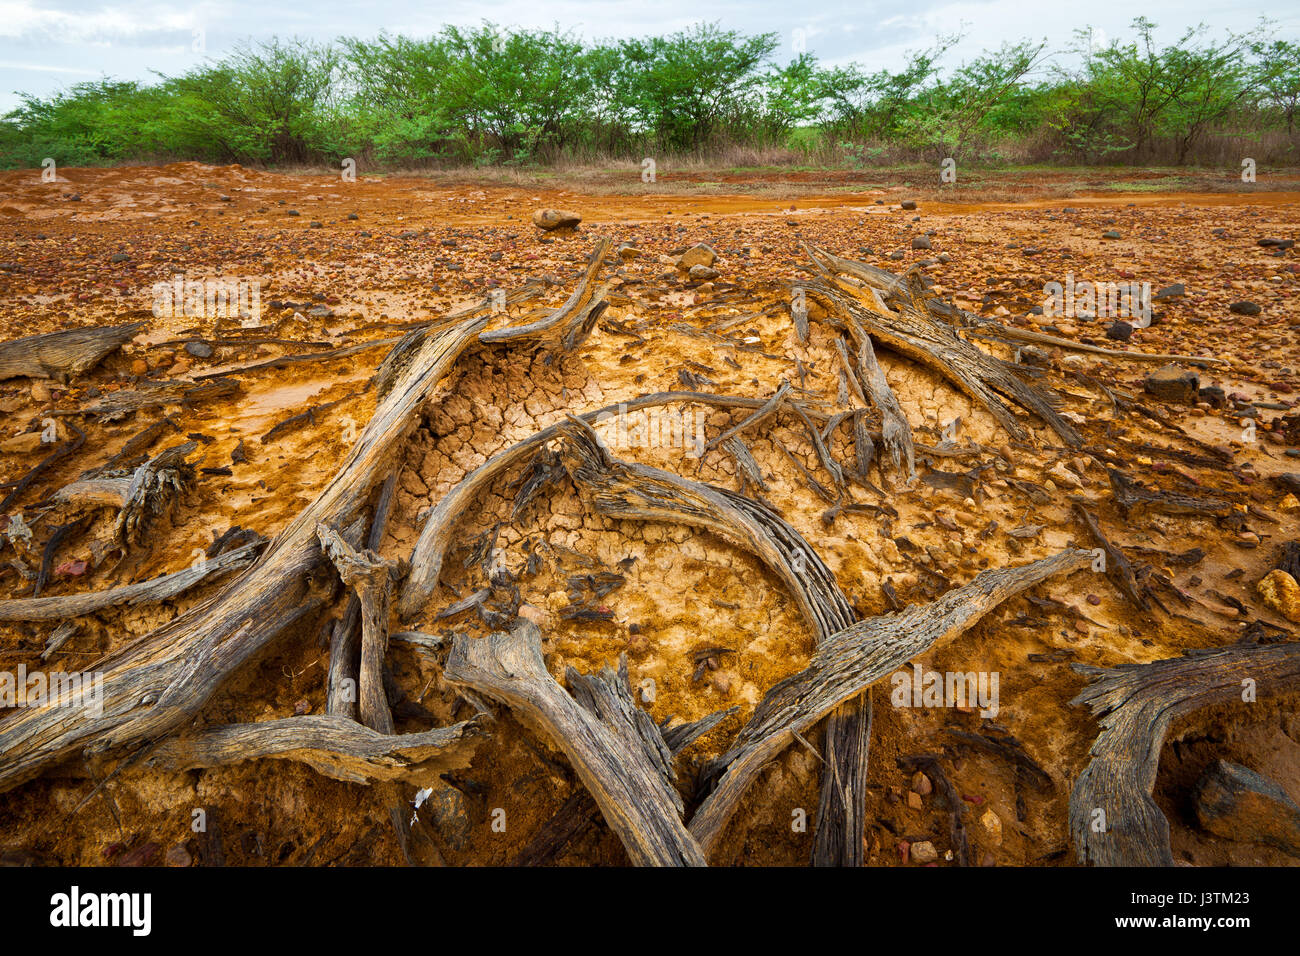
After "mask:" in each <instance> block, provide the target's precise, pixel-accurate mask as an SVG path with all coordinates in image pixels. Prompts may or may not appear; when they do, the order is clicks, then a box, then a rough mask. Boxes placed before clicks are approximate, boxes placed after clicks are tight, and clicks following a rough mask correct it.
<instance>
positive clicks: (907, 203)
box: [902, 199, 916, 210]
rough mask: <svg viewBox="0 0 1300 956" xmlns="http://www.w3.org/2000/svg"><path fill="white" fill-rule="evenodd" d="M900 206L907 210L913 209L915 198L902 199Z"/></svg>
mask: <svg viewBox="0 0 1300 956" xmlns="http://www.w3.org/2000/svg"><path fill="white" fill-rule="evenodd" d="M902 206H903V208H904V209H907V210H912V209H915V208H916V200H915V199H904V200H903V202H902Z"/></svg>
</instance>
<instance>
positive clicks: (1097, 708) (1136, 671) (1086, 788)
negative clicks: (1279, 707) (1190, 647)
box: [1070, 643, 1300, 866]
mask: <svg viewBox="0 0 1300 956" xmlns="http://www.w3.org/2000/svg"><path fill="white" fill-rule="evenodd" d="M1074 669H1075V670H1076V671H1078V672H1079V673H1081V674H1086V675H1087V676H1089V677H1090V678H1092V680H1093V683H1092V684H1090V685H1089V686H1088V687H1086V688H1084V689H1083V691H1081V692H1080V693H1079V695H1078V696H1077V697H1075V698H1074V700H1072V701H1071V702H1070V703H1072V704H1075V705H1076V706H1078V705H1083V706H1087V707H1089V708H1090V709H1091V710H1092V713H1093V714H1094V715H1095V716H1096V717H1097V719H1098V722H1099V723H1100V724H1101V733H1100V734H1098V736H1097V740H1096V742H1094V743H1093V745H1092V750H1091V754H1092V760H1091V761H1090V762H1089V763H1088V766H1087V767H1085V768H1084V770H1083V773H1081V774H1080V775H1079V779H1078V780H1076V781H1075V783H1074V789H1073V790H1072V791H1071V793H1070V836H1071V838H1072V839H1073V841H1074V847H1075V852H1076V854H1077V855H1078V858H1079V862H1080V863H1091V864H1093V865H1095V866H1173V865H1174V857H1173V850H1172V848H1171V847H1170V843H1169V821H1168V820H1167V819H1166V818H1165V815H1164V814H1163V813H1162V812H1161V811H1160V808H1159V807H1158V806H1156V803H1155V801H1154V800H1153V799H1152V798H1151V794H1152V791H1153V790H1154V788H1155V783H1156V771H1157V769H1158V768H1159V766H1160V748H1161V747H1162V746H1163V745H1164V740H1165V735H1166V734H1167V733H1168V731H1169V728H1170V726H1171V725H1172V724H1173V722H1174V721H1175V720H1177V719H1179V718H1182V717H1184V716H1186V715H1188V714H1191V713H1193V712H1194V711H1196V710H1198V709H1200V708H1202V707H1207V706H1209V705H1211V704H1232V705H1234V706H1237V707H1243V708H1246V707H1253V706H1254V705H1255V703H1254V702H1255V701H1258V700H1260V699H1262V698H1263V697H1264V696H1265V695H1280V694H1294V693H1296V690H1297V680H1296V679H1297V678H1300V643H1287V644H1263V645H1257V644H1247V645H1240V644H1239V645H1234V646H1232V647H1221V648H1211V649H1206V650H1196V651H1188V652H1187V654H1186V656H1184V657H1175V658H1169V659H1166V660H1159V661H1152V662H1151V663H1150V664H1131V665H1126V666H1123V667H1116V668H1111V669H1106V668H1101V667H1090V666H1088V665H1084V664H1075V665H1074Z"/></svg>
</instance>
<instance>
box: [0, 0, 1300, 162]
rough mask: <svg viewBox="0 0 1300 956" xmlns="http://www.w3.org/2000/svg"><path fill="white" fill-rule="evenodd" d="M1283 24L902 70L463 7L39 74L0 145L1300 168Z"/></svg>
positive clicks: (1075, 42)
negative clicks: (354, 32)
mask: <svg viewBox="0 0 1300 956" xmlns="http://www.w3.org/2000/svg"><path fill="white" fill-rule="evenodd" d="M1270 26H1271V25H1270V24H1269V23H1268V22H1267V21H1263V20H1261V21H1260V23H1259V25H1258V26H1256V27H1255V28H1254V29H1253V30H1249V31H1246V32H1244V33H1241V34H1237V33H1233V32H1228V33H1226V34H1225V35H1223V36H1214V35H1211V33H1210V31H1208V30H1207V29H1206V28H1204V27H1197V28H1194V29H1191V30H1188V31H1186V33H1184V34H1183V35H1182V36H1180V37H1179V38H1178V39H1177V40H1176V41H1175V42H1173V43H1170V44H1167V45H1162V44H1160V43H1158V42H1157V40H1156V38H1155V24H1153V23H1152V22H1150V21H1149V20H1147V19H1145V18H1142V17H1139V18H1137V19H1136V20H1134V21H1133V23H1132V26H1131V36H1129V37H1128V38H1126V39H1123V40H1120V39H1116V40H1113V41H1110V42H1097V38H1096V37H1095V36H1094V35H1093V34H1092V32H1091V31H1089V30H1086V29H1083V30H1078V31H1075V33H1074V34H1073V38H1072V40H1071V41H1070V43H1069V44H1067V46H1066V47H1065V48H1064V49H1062V50H1051V49H1049V47H1048V44H1047V41H1046V40H1042V41H1031V40H1022V41H1019V42H1014V43H1006V44H1004V45H1003V46H1002V47H1000V48H999V49H997V50H993V51H984V52H983V53H981V55H979V56H978V57H975V58H974V59H973V60H970V61H968V62H964V63H962V64H960V65H957V66H955V67H952V68H947V67H946V66H945V58H946V57H947V55H948V54H950V52H951V50H952V48H953V47H954V45H955V44H956V43H957V42H958V41H959V39H960V37H959V36H958V35H951V36H940V37H937V38H936V39H935V41H934V42H933V43H932V44H930V45H929V46H927V47H925V48H924V49H920V50H916V51H913V52H911V53H910V54H908V56H907V58H906V62H905V63H904V65H903V66H902V67H901V68H900V69H898V70H874V71H872V70H868V69H866V68H864V67H863V66H861V65H858V64H849V65H847V66H836V67H827V66H823V65H821V64H820V63H819V61H818V59H817V58H816V57H815V56H814V55H812V54H810V53H808V52H799V53H794V54H791V55H789V56H788V58H786V59H785V60H784V62H782V53H784V52H788V50H786V49H784V48H785V47H787V46H789V44H783V43H782V42H781V40H780V38H779V37H778V35H777V34H775V33H759V34H747V33H744V32H741V31H737V30H727V29H723V28H722V27H720V26H719V25H717V24H700V25H696V26H693V27H691V28H689V29H685V30H681V31H679V32H677V33H673V34H669V35H665V36H654V37H646V38H637V39H627V40H618V41H607V42H593V43H584V42H582V41H581V40H580V39H578V38H575V37H574V36H573V35H572V34H571V33H567V32H564V31H561V30H559V29H554V30H523V29H502V28H498V27H497V26H495V25H494V24H491V23H488V22H484V23H482V24H481V25H480V26H478V27H470V28H462V27H454V26H447V27H444V28H443V29H442V30H441V31H440V32H439V33H437V34H435V35H433V36H430V37H426V38H412V37H406V36H390V35H386V34H381V35H380V36H378V37H376V38H373V39H357V38H344V39H341V40H338V41H336V42H334V43H324V44H322V43H313V42H309V41H303V40H287V41H286V40H279V39H273V40H269V41H265V42H260V43H246V44H242V45H240V46H238V47H236V48H235V49H233V50H232V51H230V52H229V53H227V54H226V55H224V56H221V57H220V58H216V59H210V60H208V61H206V62H204V63H202V64H200V65H197V66H195V67H194V68H193V69H192V70H190V71H188V72H186V73H184V74H183V75H181V76H163V75H161V74H155V76H156V80H155V81H153V82H147V83H141V82H131V81H119V80H111V79H104V80H100V81H97V82H87V83H80V84H77V85H75V86H72V87H70V88H68V89H66V90H64V91H62V92H59V93H57V94H54V95H52V96H48V97H44V98H41V97H36V96H30V95H24V94H20V96H21V105H20V106H19V107H18V108H17V109H15V110H13V111H12V112H10V113H9V114H8V115H7V116H6V117H5V118H4V119H3V121H0V165H4V166H7V167H34V166H38V165H40V163H41V161H42V160H43V159H44V158H45V157H52V158H54V159H55V161H56V162H57V163H59V164H61V165H94V164H107V163H119V162H131V161H146V162H158V161H168V160H176V159H191V160H202V161H207V162H217V163H220V162H240V163H249V164H270V165H302V164H312V165H320V164H329V165H338V163H339V162H340V160H342V159H343V158H346V157H351V158H354V159H355V160H356V161H357V162H358V163H359V164H361V165H362V166H363V167H368V168H401V167H413V166H414V167H420V166H464V165H525V164H551V163H561V162H572V163H600V162H607V161H624V160H632V161H636V162H639V161H640V160H641V158H642V157H645V156H650V157H655V158H658V159H664V158H669V157H693V158H699V159H704V160H709V159H717V160H722V161H733V162H734V161H738V160H739V159H741V158H742V157H745V158H748V159H749V160H750V161H775V162H799V161H808V162H819V163H837V164H856V165H864V166H865V165H873V164H886V163H897V162H927V163H931V162H933V163H937V162H939V161H940V160H941V159H942V158H946V157H958V158H959V160H960V161H963V162H974V163H985V164H996V163H1006V162H1026V163H1065V164H1080V163H1082V164H1097V163H1135V164H1137V163H1141V164H1175V165H1182V164H1213V163H1220V162H1225V161H1226V162H1231V163H1233V164H1234V165H1235V164H1236V163H1237V162H1239V158H1240V157H1242V156H1251V157H1254V158H1257V159H1258V160H1259V161H1260V162H1275V163H1291V164H1294V163H1295V161H1296V155H1297V145H1298V144H1297V130H1296V125H1297V117H1296V109H1297V103H1298V102H1300V43H1296V42H1294V41H1291V40H1287V39H1281V38H1278V37H1275V36H1272V35H1271V34H1270Z"/></svg>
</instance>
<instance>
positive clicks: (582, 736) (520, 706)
mask: <svg viewBox="0 0 1300 956" xmlns="http://www.w3.org/2000/svg"><path fill="white" fill-rule="evenodd" d="M444 675H445V676H446V678H447V680H448V681H450V682H452V683H454V684H462V685H464V686H467V687H469V688H471V689H473V690H475V691H477V692H479V693H482V694H484V695H486V696H488V697H491V698H493V699H494V700H498V701H500V702H502V703H504V704H505V705H506V706H508V707H510V709H511V710H512V711H513V712H514V713H515V715H516V716H517V717H519V718H520V719H521V720H522V721H524V722H525V723H526V724H528V725H530V726H532V727H535V728H537V729H539V730H540V731H541V732H542V733H544V734H545V735H546V736H547V737H548V738H550V740H551V741H552V742H553V743H554V744H555V745H556V746H558V747H559V748H560V749H561V750H562V751H564V753H565V755H566V756H567V757H568V758H569V761H570V762H571V763H572V764H573V768H574V770H575V771H577V773H578V776H579V777H580V778H581V779H582V782H583V785H584V786H586V788H587V790H588V791H589V792H590V793H591V795H592V797H593V798H594V799H595V801H596V803H597V805H599V807H600V809H601V812H602V813H603V814H604V816H605V820H606V822H607V823H608V824H609V826H610V829H611V830H613V831H614V832H615V833H616V834H617V835H618V837H619V839H620V840H622V841H623V846H624V847H625V848H626V849H627V854H628V857H629V859H631V860H632V862H633V863H634V864H636V865H638V866H704V865H705V859H704V854H703V853H702V852H700V848H699V846H698V845H696V843H695V840H694V839H693V838H692V837H691V835H690V833H689V832H687V830H686V826H685V824H683V823H682V819H681V814H682V800H681V797H680V796H679V795H678V793H677V791H676V790H675V789H674V788H673V785H672V780H673V776H674V772H673V768H672V753H671V751H670V750H669V749H668V745H667V744H666V743H665V742H664V740H663V737H662V735H661V734H660V732H659V728H658V727H656V726H655V723H654V721H653V720H651V719H650V716H649V715H648V714H646V713H645V712H644V711H642V710H640V709H639V708H638V707H637V706H636V704H635V703H634V702H633V700H632V690H631V687H630V686H629V685H628V677H627V659H626V658H625V657H624V658H621V659H620V661H619V670H618V673H617V674H615V673H614V672H612V671H610V670H609V669H608V668H606V669H605V670H603V671H601V673H599V674H596V675H588V676H584V675H581V674H578V673H577V672H576V671H574V670H572V669H570V670H569V672H568V674H567V675H566V677H567V680H568V682H569V688H570V693H571V694H572V696H570V693H565V691H564V689H563V688H562V687H560V685H559V684H558V683H556V681H555V679H554V678H553V677H551V675H550V674H549V673H548V672H547V670H546V665H545V664H544V663H543V661H542V637H541V632H540V631H539V630H538V628H537V625H535V624H533V623H532V622H531V621H527V620H519V621H518V622H517V623H516V624H515V627H514V629H513V630H512V631H511V632H510V633H504V632H496V633H493V634H491V635H489V636H488V637H484V638H478V639H475V638H471V637H468V636H466V635H464V634H460V635H457V636H456V638H455V639H454V640H453V642H452V648H451V653H450V655H448V658H447V663H446V666H445V668H444Z"/></svg>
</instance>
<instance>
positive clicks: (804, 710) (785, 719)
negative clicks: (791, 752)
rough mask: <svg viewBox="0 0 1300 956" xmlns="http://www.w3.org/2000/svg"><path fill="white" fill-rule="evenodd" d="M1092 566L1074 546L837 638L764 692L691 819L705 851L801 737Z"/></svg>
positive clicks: (721, 759) (869, 621)
mask: <svg viewBox="0 0 1300 956" xmlns="http://www.w3.org/2000/svg"><path fill="white" fill-rule="evenodd" d="M1090 561H1091V554H1090V553H1089V552H1087V551H1082V550H1079V549H1069V550H1066V551H1062V552H1061V553H1059V554H1056V555H1053V556H1052V557H1050V558H1043V559H1042V560H1040V561H1035V562H1033V563H1032V564H1027V565H1024V566H1023V567H1018V568H998V569H996V570H991V571H981V572H980V573H979V574H978V575H977V576H976V577H975V580H973V581H972V582H971V583H970V584H967V585H965V586H963V587H959V588H954V589H953V590H951V591H949V592H948V593H947V594H945V595H943V596H942V597H941V598H939V599H938V600H937V601H934V602H933V603H931V604H927V605H921V606H917V607H910V608H908V609H906V610H904V611H900V612H898V613H897V614H885V615H881V616H879V617H873V618H868V619H867V620H865V621H861V622H859V623H857V624H854V625H852V626H851V627H848V628H846V629H845V630H843V631H841V632H839V633H838V634H835V635H833V636H832V637H831V638H830V639H829V640H828V641H826V642H825V643H824V644H822V645H821V646H819V647H818V648H817V650H816V652H815V653H814V654H813V659H812V661H811V662H810V663H809V665H808V667H806V668H805V669H804V670H802V671H800V672H799V673H797V674H793V675H791V676H790V677H787V678H785V679H784V680H782V681H781V682H779V683H778V684H776V685H774V686H773V687H772V688H771V689H770V690H769V691H768V692H767V694H766V695H764V697H763V699H762V700H761V701H760V702H759V704H758V706H757V707H756V708H755V709H754V714H753V716H752V717H751V718H750V720H749V723H748V724H746V725H745V727H744V728H743V729H742V730H741V732H740V735H739V736H738V737H737V738H736V742H735V743H734V744H733V745H732V747H731V749H730V750H729V751H728V752H727V753H725V754H723V755H722V756H721V757H719V758H718V759H717V760H716V761H714V764H713V768H712V769H713V772H714V773H720V774H721V777H720V779H719V781H718V785H717V787H716V788H715V789H714V791H713V792H712V793H711V794H710V795H709V797H708V799H707V800H706V801H705V802H704V804H703V805H702V806H701V807H700V809H699V810H698V811H696V813H695V816H694V817H692V818H691V832H692V833H693V834H695V836H696V838H697V839H698V840H699V841H700V846H702V847H703V848H704V850H705V852H706V853H709V852H711V851H712V850H713V848H714V847H716V845H717V842H718V840H719V838H720V837H721V836H722V833H723V829H724V827H725V826H726V823H727V821H728V819H730V817H731V814H732V813H733V812H734V811H735V809H736V806H737V805H738V803H739V801H740V798H741V797H742V796H743V795H744V793H745V791H746V790H747V789H748V788H749V785H750V784H751V783H753V781H754V779H755V778H756V777H757V776H758V774H759V772H760V771H761V770H762V769H763V767H765V766H766V765H767V764H768V762H770V761H771V760H772V759H774V758H775V757H776V756H777V755H778V754H779V753H780V752H781V751H782V750H784V749H785V748H786V747H788V746H789V745H790V744H792V743H794V741H795V736H796V734H803V733H804V732H806V731H807V729H808V728H809V727H811V726H812V725H813V724H815V723H816V722H817V721H818V720H819V719H820V718H821V717H822V716H824V715H825V714H827V713H829V712H830V711H832V710H834V709H835V708H836V707H837V706H839V705H840V704H841V703H843V702H844V701H846V700H848V699H850V698H852V697H855V696H857V695H859V694H862V693H864V692H865V691H866V690H867V689H868V688H870V687H871V686H872V685H873V684H874V683H876V682H877V681H879V680H881V679H882V678H884V677H887V676H888V675H889V674H891V673H892V672H893V671H895V670H896V669H897V668H899V667H902V666H903V665H904V664H906V663H907V662H908V661H910V660H912V658H914V657H916V656H917V655H918V654H921V653H924V652H925V651H927V650H929V649H931V648H933V647H936V646H938V645H940V644H943V643H946V642H947V641H949V640H952V639H953V638H955V637H957V636H958V635H959V634H962V633H963V632H965V631H966V630H967V629H968V628H970V627H971V626H972V625H974V624H975V623H976V622H977V621H978V620H979V619H980V618H981V617H983V616H984V615H985V614H987V613H988V612H989V611H990V610H992V609H993V608H994V607H996V606H997V605H998V604H1000V603H1002V602H1003V601H1005V600H1006V599H1008V598H1010V597H1012V596H1014V595H1016V594H1019V593H1021V592H1022V591H1024V590H1026V589H1028V588H1031V587H1033V586H1034V585H1036V584H1039V583H1041V582H1042V581H1045V580H1046V579H1047V578H1049V577H1051V576H1052V575H1055V574H1065V573H1068V572H1070V571H1075V570H1078V569H1079V568H1082V567H1085V566H1087V565H1088V564H1089V562H1090Z"/></svg>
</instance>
